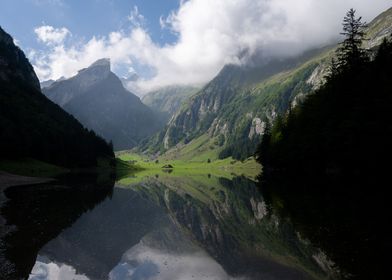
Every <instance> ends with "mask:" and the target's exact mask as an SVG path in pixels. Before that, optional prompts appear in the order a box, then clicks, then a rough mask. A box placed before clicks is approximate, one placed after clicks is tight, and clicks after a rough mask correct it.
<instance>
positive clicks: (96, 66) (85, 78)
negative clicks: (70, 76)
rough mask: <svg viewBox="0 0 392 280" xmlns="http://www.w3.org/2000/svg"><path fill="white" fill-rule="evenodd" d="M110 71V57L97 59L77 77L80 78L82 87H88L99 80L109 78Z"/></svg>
mask: <svg viewBox="0 0 392 280" xmlns="http://www.w3.org/2000/svg"><path fill="white" fill-rule="evenodd" d="M110 73H111V71H110V59H109V58H102V59H99V60H97V61H95V62H94V63H93V64H91V65H90V66H89V67H88V68H84V69H82V70H80V71H79V72H78V74H77V75H76V78H77V79H78V80H79V83H80V86H81V88H85V89H86V88H88V87H90V86H92V85H94V84H95V83H97V82H98V81H102V80H104V79H106V78H108V77H109V75H110Z"/></svg>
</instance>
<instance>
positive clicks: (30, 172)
mask: <svg viewBox="0 0 392 280" xmlns="http://www.w3.org/2000/svg"><path fill="white" fill-rule="evenodd" d="M0 170H2V171H5V172H8V173H12V174H16V175H24V176H31V177H55V176H57V175H60V174H63V173H67V172H69V171H70V170H69V169H66V168H63V167H60V166H56V165H53V164H49V163H46V162H43V161H39V160H36V159H32V158H25V159H18V160H2V161H0Z"/></svg>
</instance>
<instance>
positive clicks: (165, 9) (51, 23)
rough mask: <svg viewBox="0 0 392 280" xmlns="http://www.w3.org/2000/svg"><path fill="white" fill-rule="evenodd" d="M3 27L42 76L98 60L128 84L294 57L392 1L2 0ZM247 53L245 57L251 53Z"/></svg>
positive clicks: (141, 86) (197, 77) (154, 83)
mask: <svg viewBox="0 0 392 280" xmlns="http://www.w3.org/2000/svg"><path fill="white" fill-rule="evenodd" d="M0 3H1V4H0V25H1V26H2V27H3V28H4V29H5V30H6V31H7V32H8V33H10V34H11V35H12V36H13V37H14V38H15V39H16V42H17V44H18V45H19V46H20V47H21V48H22V49H23V51H25V53H26V54H27V56H28V57H29V59H30V61H31V63H32V64H33V66H34V69H35V71H36V73H37V75H38V77H39V78H40V80H41V81H44V80H47V79H58V78H60V77H62V76H65V77H66V78H68V77H71V76H73V75H75V74H76V73H77V72H78V70H80V69H82V68H85V67H88V66H89V65H91V64H92V63H93V62H94V61H96V60H98V59H100V58H104V57H105V58H110V59H111V62H112V71H114V72H115V73H116V74H118V75H119V76H126V75H127V74H128V72H132V71H136V72H137V73H138V75H139V76H140V77H141V78H140V79H139V80H138V81H137V82H135V83H134V84H132V85H130V88H129V89H130V90H132V91H134V92H135V93H137V92H146V91H148V90H151V89H155V88H157V87H162V86H167V85H173V84H192V85H201V84H204V83H206V82H208V81H210V80H211V79H212V78H213V77H214V76H215V75H217V73H218V72H219V71H220V70H221V69H222V67H224V65H226V64H229V63H234V64H244V63H248V62H249V60H251V59H252V57H255V55H256V54H257V56H258V57H262V58H266V59H269V58H271V57H279V58H283V57H288V56H295V55H298V54H300V53H302V52H303V51H306V50H309V49H312V48H316V47H320V46H324V45H326V44H330V43H331V42H336V40H337V39H339V33H340V31H341V21H342V19H343V17H344V15H345V13H346V12H347V10H348V9H350V8H352V7H354V8H355V9H357V11H358V15H361V16H363V18H364V19H365V20H366V21H370V20H372V19H373V18H374V17H375V16H377V15H378V14H379V13H381V12H382V11H384V10H386V9H387V8H389V7H392V0H372V1H369V0H345V1H342V0H328V1H321V0H295V1H293V0H1V2H0ZM244 54H245V55H244Z"/></svg>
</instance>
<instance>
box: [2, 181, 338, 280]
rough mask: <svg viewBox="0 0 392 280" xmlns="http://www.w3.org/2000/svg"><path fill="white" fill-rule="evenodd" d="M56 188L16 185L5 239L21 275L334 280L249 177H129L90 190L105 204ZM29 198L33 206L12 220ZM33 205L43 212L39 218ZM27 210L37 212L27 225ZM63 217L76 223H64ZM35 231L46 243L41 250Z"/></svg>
mask: <svg viewBox="0 0 392 280" xmlns="http://www.w3.org/2000/svg"><path fill="white" fill-rule="evenodd" d="M54 186H55V185H51V184H45V185H41V186H30V187H27V190H28V193H26V194H25V195H23V194H22V193H25V192H26V189H23V188H14V189H12V190H8V193H7V196H8V197H9V201H8V202H7V204H6V206H5V207H4V209H2V213H3V215H4V216H5V218H6V219H7V221H9V222H10V223H12V224H15V225H16V226H17V230H16V231H15V232H11V233H10V234H9V235H8V236H7V238H6V239H5V240H6V241H7V242H8V240H10V241H9V242H10V244H12V246H14V247H12V246H9V248H8V251H7V252H8V253H7V255H8V256H13V257H12V258H11V260H12V262H14V263H19V264H23V265H19V266H17V267H16V273H15V274H14V275H17V276H19V278H20V277H22V278H24V277H26V278H29V279H34V280H38V279H39V280H41V279H168V280H169V279H170V280H175V279H323V278H327V277H328V276H329V277H332V278H333V277H334V270H333V269H332V263H331V262H330V261H329V260H328V258H327V256H325V254H323V252H322V251H320V250H319V249H317V248H314V247H313V246H312V245H311V244H310V242H309V241H307V240H305V239H303V238H301V236H300V235H299V234H298V233H296V231H295V230H294V229H293V226H292V224H291V222H290V221H289V220H287V219H281V218H279V216H277V215H275V213H274V212H273V210H272V209H269V208H268V207H267V205H266V203H265V201H264V199H263V197H262V195H261V194H260V192H259V190H258V188H257V186H256V185H255V183H254V182H253V181H251V180H248V179H245V178H242V177H236V178H218V177H215V176H213V175H212V176H211V175H210V174H206V175H194V176H175V175H173V174H160V175H159V176H153V177H144V178H138V177H137V176H129V177H127V178H124V179H122V180H120V181H118V182H116V184H115V187H114V188H113V189H111V188H110V187H109V191H108V189H106V193H105V194H104V193H102V195H103V196H99V197H96V199H92V197H90V198H91V199H90V200H91V201H92V200H94V203H96V204H95V206H91V205H90V206H86V205H85V206H84V207H81V206H79V207H75V205H74V204H75V201H76V200H77V201H78V203H79V202H81V201H82V199H83V198H85V197H83V195H81V193H73V194H72V195H71V194H70V195H69V196H70V198H71V197H72V198H73V199H74V200H75V201H72V202H71V201H70V200H67V196H65V195H64V192H66V191H65V190H68V191H69V189H73V190H74V189H77V188H72V187H63V188H59V187H54ZM29 188H30V189H31V190H29ZM33 190H34V191H33ZM90 192H91V190H90ZM49 193H51V195H49ZM91 193H95V191H93V192H91ZM54 194H57V195H54ZM86 195H87V194H86ZM21 196H22V197H23V198H22V199H21V198H20V197H21ZM21 203H23V204H25V205H26V206H25V213H24V214H20V215H18V219H15V218H12V217H14V216H15V215H16V214H15V213H21V212H20V205H21ZM82 204H83V203H81V205H82ZM72 205H74V206H72ZM71 206H72V207H71ZM31 207H33V208H31ZM42 208H45V209H42ZM68 208H70V209H71V208H72V209H75V210H74V211H75V212H78V214H75V215H70V214H71V213H69V211H67V209H68ZM28 209H41V210H39V211H38V213H37V214H36V215H33V216H31V215H30V217H29V215H27V213H28ZM63 210H64V212H63ZM22 212H23V211H22ZM32 212H34V211H32ZM24 215H25V218H27V217H29V219H30V221H29V222H28V224H29V225H28V226H25V227H23V226H21V225H23V223H25V222H26V221H24V220H23V216H24ZM56 215H60V217H61V215H63V216H64V218H59V219H60V220H66V221H67V222H63V223H60V222H57V223H56V222H54V220H53V219H54V217H55V216H56ZM45 221H46V222H45ZM52 223H53V225H52ZM43 224H45V225H44V226H42V225H43ZM52 226H54V227H56V229H51V227H52ZM40 231H41V232H42V234H40V233H39V232H40ZM32 233H34V234H36V236H37V237H34V239H37V240H39V242H36V243H37V244H36V246H35V247H34V248H32V246H30V240H31V238H33V235H32ZM15 236H17V238H16V237H15ZM38 247H39V248H38ZM26 251H29V252H27V253H26ZM34 262H35V263H34Z"/></svg>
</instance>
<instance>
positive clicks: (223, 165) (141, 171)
mask: <svg viewBox="0 0 392 280" xmlns="http://www.w3.org/2000/svg"><path fill="white" fill-rule="evenodd" d="M196 146H197V145H196ZM210 155H211V154H209V153H206V154H200V155H199V156H198V157H195V158H194V159H192V160H188V159H179V158H174V159H172V158H171V157H167V156H164V157H158V158H156V159H151V158H148V157H147V156H143V155H140V154H136V153H133V152H130V151H122V152H118V153H117V154H116V157H117V158H118V159H120V160H122V161H125V162H127V163H129V164H134V165H135V168H136V169H138V170H136V171H137V172H136V173H134V174H133V176H132V177H129V181H132V180H133V181H135V182H136V181H138V180H139V179H138V178H143V177H146V176H164V175H169V174H170V176H194V175H200V176H206V178H207V176H208V174H210V175H214V176H217V177H223V178H233V177H234V176H245V177H248V178H250V179H255V178H256V177H257V175H258V174H259V173H260V171H261V167H260V165H259V164H258V163H257V162H256V161H255V160H254V158H249V159H247V160H245V161H243V162H242V161H237V160H233V159H232V158H226V159H222V160H220V159H217V157H215V158H214V157H212V156H211V157H208V156H210ZM207 157H208V158H210V160H211V162H210V163H208V158H207ZM168 164H170V165H172V166H173V169H172V170H170V171H169V170H164V169H163V168H162V167H163V166H164V165H168ZM169 172H170V173H169Z"/></svg>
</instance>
